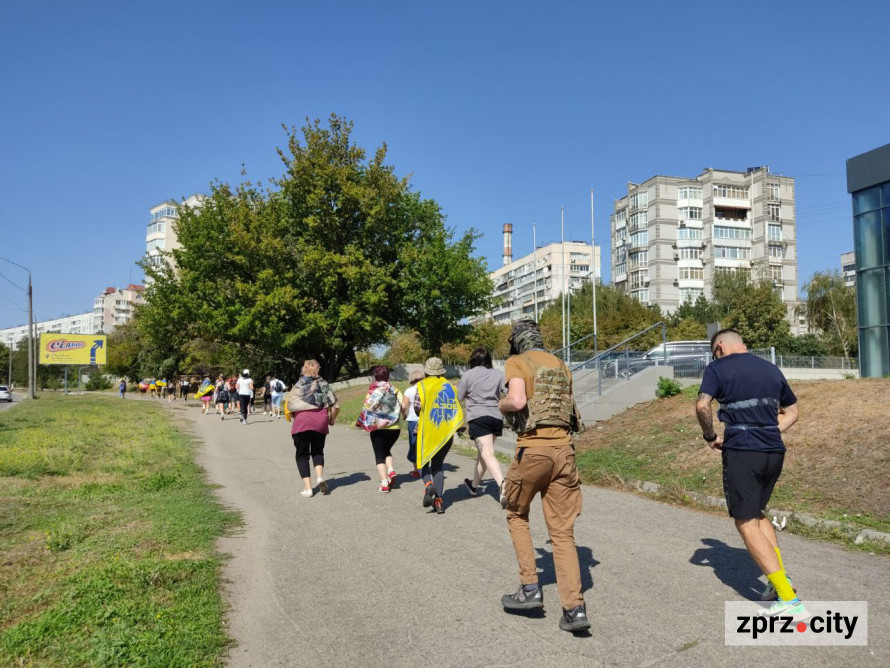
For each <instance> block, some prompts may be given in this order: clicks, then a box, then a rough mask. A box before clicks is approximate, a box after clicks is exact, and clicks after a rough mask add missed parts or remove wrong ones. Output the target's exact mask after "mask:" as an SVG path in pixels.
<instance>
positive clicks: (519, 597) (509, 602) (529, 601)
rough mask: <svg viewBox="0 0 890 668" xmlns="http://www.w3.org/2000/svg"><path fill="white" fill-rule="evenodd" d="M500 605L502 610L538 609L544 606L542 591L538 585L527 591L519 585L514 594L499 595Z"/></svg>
mask: <svg viewBox="0 0 890 668" xmlns="http://www.w3.org/2000/svg"><path fill="white" fill-rule="evenodd" d="M501 605H502V606H504V610H540V609H541V608H543V607H544V592H543V591H542V590H541V588H540V587H536V588H535V590H534V591H531V592H527V591H525V587H523V586H522V585H519V589H517V590H516V593H515V594H504V595H503V596H501ZM561 623H562V622H560V624H561Z"/></svg>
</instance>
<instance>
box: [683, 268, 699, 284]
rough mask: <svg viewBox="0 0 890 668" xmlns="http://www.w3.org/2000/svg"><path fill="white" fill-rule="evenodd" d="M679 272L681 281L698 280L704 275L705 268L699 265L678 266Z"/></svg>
mask: <svg viewBox="0 0 890 668" xmlns="http://www.w3.org/2000/svg"><path fill="white" fill-rule="evenodd" d="M679 272H680V273H679V277H680V280H683V281H688V280H694V281H700V280H702V279H703V278H704V277H705V270H704V269H702V268H701V267H680V269H679Z"/></svg>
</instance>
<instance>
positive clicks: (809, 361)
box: [748, 348, 859, 371]
mask: <svg viewBox="0 0 890 668" xmlns="http://www.w3.org/2000/svg"><path fill="white" fill-rule="evenodd" d="M748 352H751V353H754V354H755V355H757V356H758V357H762V358H763V359H765V360H768V361H770V362H772V363H773V364H775V365H776V366H778V367H779V368H780V369H849V370H851V371H858V370H859V360H858V359H856V358H855V357H835V356H830V355H785V354H783V353H777V352H776V349H775V348H757V349H752V350H749V351H748Z"/></svg>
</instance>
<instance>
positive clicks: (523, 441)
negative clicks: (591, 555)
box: [499, 320, 590, 632]
mask: <svg viewBox="0 0 890 668" xmlns="http://www.w3.org/2000/svg"><path fill="white" fill-rule="evenodd" d="M510 355H511V357H510V358H509V359H508V360H507V366H506V370H505V374H504V375H505V376H506V379H507V394H506V396H504V397H503V398H502V399H501V402H500V405H499V407H500V410H501V412H502V413H503V414H504V416H505V418H506V419H507V422H508V423H509V424H510V425H511V426H512V427H513V429H514V430H515V431H516V433H517V443H516V455H515V457H514V458H513V461H512V462H511V464H510V468H509V470H508V471H507V476H506V478H505V481H504V496H505V500H506V508H507V526H508V528H509V530H510V538H511V539H512V541H513V548H514V549H515V550H516V558H517V560H518V561H519V582H520V585H519V589H518V590H517V591H516V593H515V594H507V595H505V596H504V597H503V598H502V599H501V603H502V604H503V606H504V609H505V610H510V611H523V610H536V609H541V608H543V607H544V594H543V591H542V590H541V588H540V587H539V586H538V572H537V569H536V566H535V549H534V545H533V544H532V539H531V533H530V532H529V527H528V513H529V508H530V506H531V502H532V500H533V499H534V498H535V496H536V495H538V494H540V495H541V505H542V507H543V511H544V519H545V520H546V522H547V530H548V532H549V534H550V541H551V543H552V545H553V563H554V566H555V569H556V586H557V589H558V590H559V598H560V601H561V603H562V616H561V617H560V620H559V627H560V628H561V629H563V630H565V631H571V632H576V631H583V630H585V629H588V628H590V622H589V621H588V619H587V609H586V607H585V605H584V598H583V597H582V596H581V568H580V565H579V563H578V551H577V549H576V548H575V534H574V529H575V518H577V517H578V515H580V514H581V483H580V480H579V477H578V469H577V468H576V466H575V449H574V447H573V445H572V432H573V431H578V430H579V429H580V427H581V423H580V419H579V417H578V414H577V409H576V408H575V403H574V401H573V399H572V375H571V372H570V371H569V370H568V368H567V367H566V365H565V364H563V363H562V362H561V361H560V360H559V359H557V358H556V357H555V356H554V355H552V354H551V353H549V352H548V351H547V350H546V349H545V348H544V340H543V338H542V337H541V332H540V330H539V329H538V326H537V324H536V323H535V322H534V321H532V320H520V321H519V322H517V323H516V324H515V325H514V327H513V332H512V334H511V335H510Z"/></svg>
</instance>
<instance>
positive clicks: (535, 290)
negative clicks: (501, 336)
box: [532, 223, 538, 322]
mask: <svg viewBox="0 0 890 668" xmlns="http://www.w3.org/2000/svg"><path fill="white" fill-rule="evenodd" d="M532 246H533V247H534V251H533V254H534V265H533V269H532V280H533V281H534V287H533V288H532V295H533V299H534V300H535V322H538V235H537V232H536V230H535V224H534V223H532Z"/></svg>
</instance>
